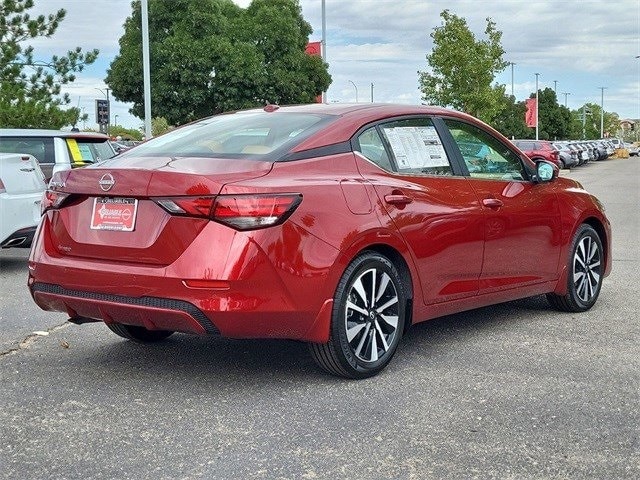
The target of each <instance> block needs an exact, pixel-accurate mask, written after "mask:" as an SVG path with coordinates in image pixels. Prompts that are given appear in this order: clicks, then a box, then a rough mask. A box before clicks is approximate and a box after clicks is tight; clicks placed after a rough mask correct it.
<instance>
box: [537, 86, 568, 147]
mask: <svg viewBox="0 0 640 480" xmlns="http://www.w3.org/2000/svg"><path fill="white" fill-rule="evenodd" d="M535 96H536V95H535V93H532V94H531V95H530V97H531V98H534V97H535ZM570 132H571V112H570V111H569V109H567V108H566V107H564V106H562V105H559V104H558V97H557V96H556V92H555V91H554V90H553V89H552V88H549V87H547V88H545V89H544V90H538V133H539V137H540V138H542V139H545V140H560V139H563V138H569V137H570Z"/></svg>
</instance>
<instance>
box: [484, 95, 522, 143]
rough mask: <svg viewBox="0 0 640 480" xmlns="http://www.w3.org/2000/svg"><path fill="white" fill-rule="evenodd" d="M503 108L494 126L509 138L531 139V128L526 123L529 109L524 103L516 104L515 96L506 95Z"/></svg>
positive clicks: (495, 119)
mask: <svg viewBox="0 0 640 480" xmlns="http://www.w3.org/2000/svg"><path fill="white" fill-rule="evenodd" d="M503 102H504V103H503V108H502V109H501V111H500V113H499V114H498V115H497V116H496V117H495V118H494V120H493V122H492V126H493V127H494V128H495V129H496V130H498V131H499V132H500V133H502V134H503V135H504V136H505V137H508V138H529V130H530V129H529V128H527V124H526V123H525V121H524V116H525V112H526V110H527V107H526V106H525V104H524V102H516V97H514V96H513V95H505V96H504V99H503Z"/></svg>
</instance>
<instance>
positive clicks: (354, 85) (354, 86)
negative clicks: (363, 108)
mask: <svg viewBox="0 0 640 480" xmlns="http://www.w3.org/2000/svg"><path fill="white" fill-rule="evenodd" d="M349 83H350V84H351V85H353V88H355V89H356V103H358V87H357V86H356V84H355V83H353V82H352V81H351V80H349Z"/></svg>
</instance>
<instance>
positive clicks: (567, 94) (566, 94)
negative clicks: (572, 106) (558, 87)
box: [562, 92, 571, 107]
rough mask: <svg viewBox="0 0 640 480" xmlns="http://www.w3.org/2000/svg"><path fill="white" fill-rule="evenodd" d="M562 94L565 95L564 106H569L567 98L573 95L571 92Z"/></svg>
mask: <svg viewBox="0 0 640 480" xmlns="http://www.w3.org/2000/svg"><path fill="white" fill-rule="evenodd" d="M562 94H563V95H564V106H565V107H566V106H567V96H569V95H571V93H569V92H562Z"/></svg>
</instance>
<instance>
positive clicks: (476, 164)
mask: <svg viewBox="0 0 640 480" xmlns="http://www.w3.org/2000/svg"><path fill="white" fill-rule="evenodd" d="M444 122H445V124H446V125H447V127H449V131H450V132H451V135H452V136H453V140H454V141H455V143H456V144H457V145H458V148H459V149H460V153H461V154H462V158H463V159H464V163H465V164H466V165H467V169H468V170H469V175H471V176H472V177H476V178H488V179H499V180H525V179H527V178H528V174H527V172H526V170H525V168H524V165H523V164H522V161H521V160H520V157H519V156H518V155H516V154H515V153H514V152H513V151H511V150H510V149H509V148H508V147H507V146H506V145H504V144H503V143H502V142H501V141H499V140H498V139H497V138H495V137H494V136H492V135H491V134H489V133H487V132H485V131H484V130H482V129H480V128H478V127H476V126H475V125H470V124H468V123H464V122H460V121H458V120H452V119H445V120H444Z"/></svg>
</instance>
